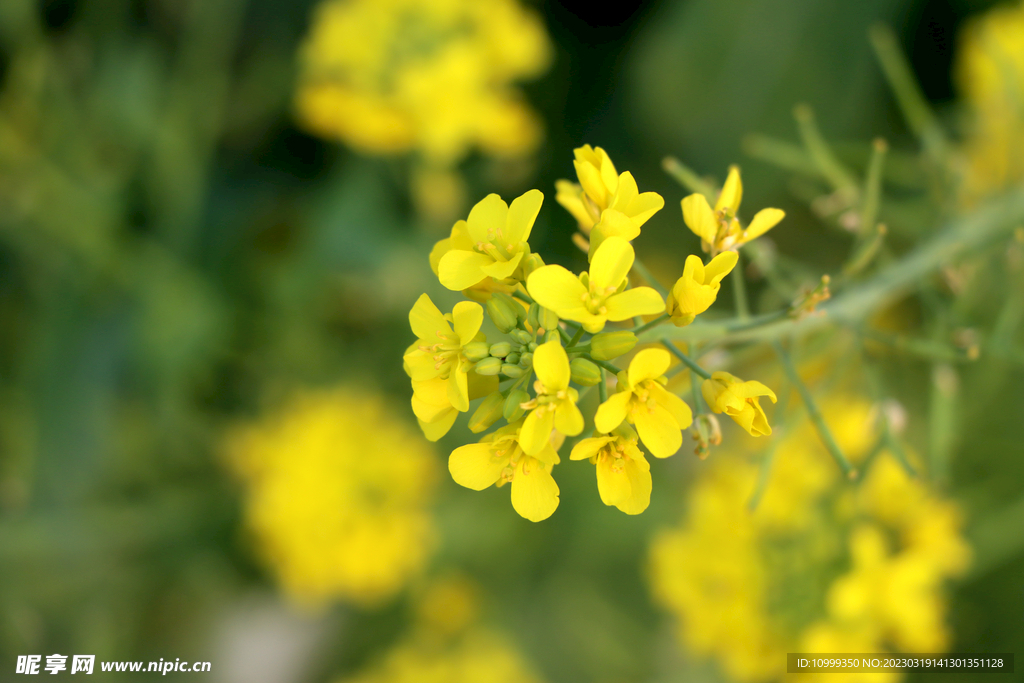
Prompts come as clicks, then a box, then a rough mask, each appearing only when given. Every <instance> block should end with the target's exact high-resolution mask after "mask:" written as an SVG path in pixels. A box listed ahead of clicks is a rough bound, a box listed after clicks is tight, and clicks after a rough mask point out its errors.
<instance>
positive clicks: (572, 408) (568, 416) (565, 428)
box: [555, 399, 583, 436]
mask: <svg viewBox="0 0 1024 683" xmlns="http://www.w3.org/2000/svg"><path fill="white" fill-rule="evenodd" d="M555 429H557V430H558V431H560V432H562V433H563V434H566V435H568V436H576V435H577V434H579V433H580V432H582V431H583V414H582V413H580V409H579V408H577V407H576V404H575V403H573V402H572V401H571V400H569V399H565V400H563V401H559V402H558V407H557V408H555Z"/></svg>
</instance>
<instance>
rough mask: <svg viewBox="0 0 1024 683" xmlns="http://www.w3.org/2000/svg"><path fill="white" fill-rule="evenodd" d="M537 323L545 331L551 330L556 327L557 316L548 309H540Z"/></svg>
mask: <svg viewBox="0 0 1024 683" xmlns="http://www.w3.org/2000/svg"><path fill="white" fill-rule="evenodd" d="M537 322H538V323H540V326H541V327H543V328H544V329H545V330H553V329H555V327H557V326H558V315H556V314H555V312H554V311H552V310H551V309H550V308H542V309H540V315H539V316H537Z"/></svg>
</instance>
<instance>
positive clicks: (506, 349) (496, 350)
mask: <svg viewBox="0 0 1024 683" xmlns="http://www.w3.org/2000/svg"><path fill="white" fill-rule="evenodd" d="M490 353H491V355H492V356H494V357H495V358H504V357H505V356H507V355H508V354H510V353H512V345H511V344H509V343H508V342H498V343H497V344H491V349H490Z"/></svg>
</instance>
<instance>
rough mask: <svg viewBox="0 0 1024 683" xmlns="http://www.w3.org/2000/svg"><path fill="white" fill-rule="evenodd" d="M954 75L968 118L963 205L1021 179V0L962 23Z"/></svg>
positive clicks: (1023, 37)
mask: <svg viewBox="0 0 1024 683" xmlns="http://www.w3.org/2000/svg"><path fill="white" fill-rule="evenodd" d="M954 74H955V78H956V81H957V84H958V86H959V88H960V91H961V92H962V93H963V94H964V96H965V97H966V99H967V104H968V107H969V109H970V113H971V116H972V118H971V120H970V124H969V128H968V134H967V136H966V140H965V144H964V148H963V151H964V154H965V157H966V168H965V169H964V170H965V175H964V179H963V185H962V188H961V192H962V198H963V201H964V203H966V204H968V205H969V204H973V203H975V202H976V201H977V200H979V199H981V198H982V197H984V196H986V195H990V194H993V193H997V192H999V191H1001V190H1004V189H1006V188H1008V187H1010V186H1011V185H1014V184H1016V183H1019V182H1020V181H1021V179H1024V2H1019V3H1016V4H1004V5H999V6H997V7H995V8H993V9H991V10H990V11H988V12H986V13H985V14H983V15H981V16H980V17H978V18H975V19H972V20H971V21H969V22H968V23H967V25H966V26H965V27H964V29H963V30H962V31H961V33H960V45H959V51H958V54H957V59H956V63H955V65H954Z"/></svg>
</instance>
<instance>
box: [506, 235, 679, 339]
mask: <svg viewBox="0 0 1024 683" xmlns="http://www.w3.org/2000/svg"><path fill="white" fill-rule="evenodd" d="M635 258H636V256H635V253H634V252H633V246H632V245H631V244H630V243H629V242H627V241H626V240H624V239H622V238H621V237H609V238H608V239H607V240H605V241H604V242H603V243H602V244H601V246H600V247H599V248H598V249H597V251H596V252H595V254H594V258H593V261H592V262H591V264H590V272H589V273H588V272H584V273H582V274H581V275H580V276H579V277H577V276H575V275H573V274H572V273H571V272H569V271H568V270H566V269H565V268H563V267H562V266H557V265H552V266H542V267H540V268H538V269H537V270H535V271H533V273H531V274H530V277H529V278H528V279H527V282H526V287H527V289H528V290H529V292H530V296H532V297H533V298H534V300H535V301H536V302H537V303H539V304H540V305H541V306H543V307H545V308H549V309H551V310H552V311H554V312H555V313H556V314H557V315H558V317H559V318H562V319H563V320H573V321H576V322H578V323H580V324H582V325H583V329H585V330H586V331H587V332H590V333H591V334H594V333H596V332H600V331H601V330H602V329H604V325H605V322H606V321H608V320H611V321H613V322H618V321H621V320H629V319H630V318H632V317H634V316H637V315H654V314H657V313H661V312H662V311H664V310H665V302H664V301H663V300H662V298H661V295H660V294H658V293H657V292H656V291H654V290H653V289H651V288H650V287H635V288H633V289H626V285H627V284H629V270H630V268H632V267H633V261H634V259H635Z"/></svg>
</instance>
